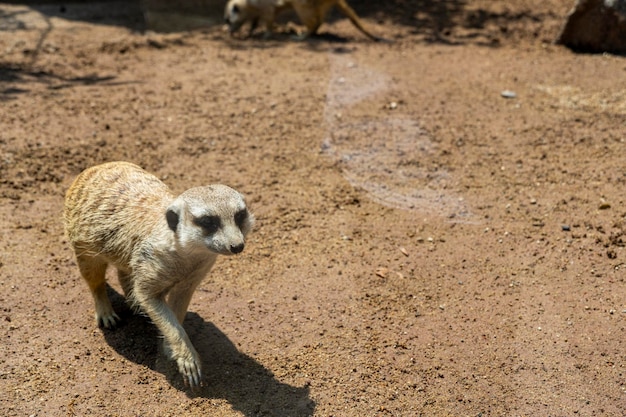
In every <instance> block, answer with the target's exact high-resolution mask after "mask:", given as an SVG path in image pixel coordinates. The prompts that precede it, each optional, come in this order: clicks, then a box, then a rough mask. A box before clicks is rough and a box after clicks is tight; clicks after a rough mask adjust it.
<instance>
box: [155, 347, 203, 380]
mask: <svg viewBox="0 0 626 417" xmlns="http://www.w3.org/2000/svg"><path fill="white" fill-rule="evenodd" d="M164 342H165V341H164ZM163 348H164V353H165V354H166V355H167V357H169V358H170V359H172V360H174V361H175V362H176V365H178V372H180V374H181V375H182V376H183V382H184V383H185V385H186V386H190V387H192V388H195V387H198V386H199V385H200V381H201V380H202V369H201V365H200V363H201V362H200V355H198V352H196V350H195V349H194V348H193V347H192V348H191V349H187V347H186V346H183V347H179V348H178V349H176V351H175V350H173V349H171V347H170V346H168V344H167V343H165V344H164V346H163Z"/></svg>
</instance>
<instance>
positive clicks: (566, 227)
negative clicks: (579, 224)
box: [561, 224, 572, 232]
mask: <svg viewBox="0 0 626 417" xmlns="http://www.w3.org/2000/svg"><path fill="white" fill-rule="evenodd" d="M561 230H562V231H564V232H569V231H570V230H572V229H571V228H570V227H569V225H567V224H564V225H562V226H561Z"/></svg>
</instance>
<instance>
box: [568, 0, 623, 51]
mask: <svg viewBox="0 0 626 417" xmlns="http://www.w3.org/2000/svg"><path fill="white" fill-rule="evenodd" d="M557 43H559V44H562V45H565V46H567V47H569V48H571V49H573V50H575V51H584V52H612V53H618V54H622V53H626V0H577V1H576V4H575V6H574V9H573V10H572V11H571V12H570V15H569V17H568V19H567V22H566V23H565V26H564V28H563V31H562V32H561V34H560V35H559V38H558V39H557Z"/></svg>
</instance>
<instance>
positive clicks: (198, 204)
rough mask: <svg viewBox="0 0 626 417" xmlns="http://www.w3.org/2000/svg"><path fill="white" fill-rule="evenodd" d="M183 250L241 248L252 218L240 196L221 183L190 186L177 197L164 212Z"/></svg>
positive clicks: (221, 251)
mask: <svg viewBox="0 0 626 417" xmlns="http://www.w3.org/2000/svg"><path fill="white" fill-rule="evenodd" d="M165 217H166V219H167V224H168V226H169V228H170V229H171V230H172V231H173V232H174V233H175V234H176V239H177V241H178V243H179V245H180V246H181V247H182V248H183V250H186V251H191V252H196V251H200V252H201V251H205V250H207V249H208V250H209V251H211V252H214V253H217V254H221V255H233V254H236V253H240V252H241V251H243V248H244V245H245V238H246V235H247V234H248V233H249V232H250V230H251V229H252V225H253V224H254V217H253V216H252V214H251V213H250V212H249V211H248V207H247V206H246V202H245V200H244V198H243V196H242V195H241V194H240V193H238V192H237V191H235V190H233V189H232V188H230V187H227V186H225V185H219V184H218V185H208V186H204V187H195V188H191V189H189V190H187V191H185V192H184V193H182V194H181V195H180V196H178V197H177V198H176V199H174V201H173V202H172V204H170V206H169V207H168V209H167V211H166V215H165Z"/></svg>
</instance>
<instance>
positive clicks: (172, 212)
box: [165, 202, 180, 232]
mask: <svg viewBox="0 0 626 417" xmlns="http://www.w3.org/2000/svg"><path fill="white" fill-rule="evenodd" d="M176 203H177V202H174V203H173V204H172V205H171V206H169V207H168V208H167V211H166V212H165V218H166V219H167V225H168V226H169V228H170V229H172V231H173V232H175V231H176V229H177V228H178V221H179V220H180V207H179V204H176Z"/></svg>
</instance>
